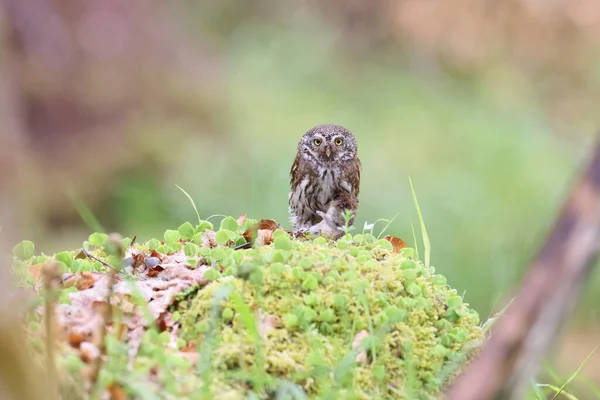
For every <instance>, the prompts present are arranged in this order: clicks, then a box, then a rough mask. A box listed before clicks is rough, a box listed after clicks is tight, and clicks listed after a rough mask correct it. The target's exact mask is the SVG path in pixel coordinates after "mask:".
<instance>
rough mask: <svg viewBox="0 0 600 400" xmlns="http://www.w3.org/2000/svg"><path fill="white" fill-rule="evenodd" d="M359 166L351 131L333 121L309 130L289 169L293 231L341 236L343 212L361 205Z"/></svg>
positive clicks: (354, 140) (354, 209) (299, 144)
mask: <svg viewBox="0 0 600 400" xmlns="http://www.w3.org/2000/svg"><path fill="white" fill-rule="evenodd" d="M360 169H361V164H360V160H359V159H358V157H357V155H356V139H355V138H354V135H353V134H352V132H350V131H349V130H347V129H346V128H344V127H342V126H339V125H332V124H326V125H319V126H316V127H314V128H312V129H310V130H309V131H307V132H306V133H305V134H304V135H303V136H302V139H301V140H300V143H298V153H297V154H296V158H295V159H294V164H293V165H292V170H291V172H290V173H291V179H290V184H291V190H290V194H289V204H290V207H289V211H290V217H291V218H290V220H291V222H292V225H293V228H294V231H310V232H312V233H321V234H326V235H327V236H331V237H334V238H337V237H339V236H341V231H340V230H339V229H338V228H339V227H341V226H343V225H344V223H345V221H344V219H343V218H342V217H341V214H342V213H343V211H344V210H346V209H349V210H351V211H353V212H354V211H356V208H357V207H358V192H359V186H360ZM352 222H353V219H352V220H351V221H350V223H352Z"/></svg>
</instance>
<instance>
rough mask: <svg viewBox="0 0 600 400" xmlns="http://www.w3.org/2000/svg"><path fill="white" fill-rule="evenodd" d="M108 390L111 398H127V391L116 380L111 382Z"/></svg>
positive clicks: (126, 399) (112, 399) (119, 399)
mask: <svg viewBox="0 0 600 400" xmlns="http://www.w3.org/2000/svg"><path fill="white" fill-rule="evenodd" d="M108 392H109V393H110V398H111V400H128V399H129V396H127V392H125V389H123V386H121V385H120V384H119V383H118V382H113V383H112V384H111V385H110V386H109V387H108Z"/></svg>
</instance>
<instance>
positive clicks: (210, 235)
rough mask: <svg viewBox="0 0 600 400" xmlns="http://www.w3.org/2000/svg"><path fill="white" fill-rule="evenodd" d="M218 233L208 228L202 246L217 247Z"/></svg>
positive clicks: (203, 236)
mask: <svg viewBox="0 0 600 400" xmlns="http://www.w3.org/2000/svg"><path fill="white" fill-rule="evenodd" d="M216 235H217V234H216V233H215V231H211V230H210V229H207V230H205V231H204V233H203V234H202V247H217V246H218V243H217V236H216Z"/></svg>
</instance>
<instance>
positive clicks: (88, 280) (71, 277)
mask: <svg viewBox="0 0 600 400" xmlns="http://www.w3.org/2000/svg"><path fill="white" fill-rule="evenodd" d="M103 276H105V275H104V274H99V273H95V272H90V271H82V272H77V273H75V274H63V278H62V282H63V286H64V287H66V288H69V287H76V288H77V290H86V289H89V288H91V287H92V286H94V285H95V284H96V281H97V280H98V279H100V278H101V277H103Z"/></svg>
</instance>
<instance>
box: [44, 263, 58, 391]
mask: <svg viewBox="0 0 600 400" xmlns="http://www.w3.org/2000/svg"><path fill="white" fill-rule="evenodd" d="M42 277H43V280H44V289H45V293H44V327H45V330H46V373H47V374H48V381H49V382H51V384H52V386H53V387H52V390H53V391H54V393H53V395H54V396H56V395H57V394H58V393H57V392H56V382H58V377H57V373H56V364H55V362H54V347H55V346H56V338H55V329H54V323H55V317H54V312H55V310H54V307H55V303H56V290H55V289H56V287H55V286H56V280H57V279H58V278H60V266H59V265H58V263H57V262H50V263H48V264H45V265H44V266H43V268H42Z"/></svg>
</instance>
